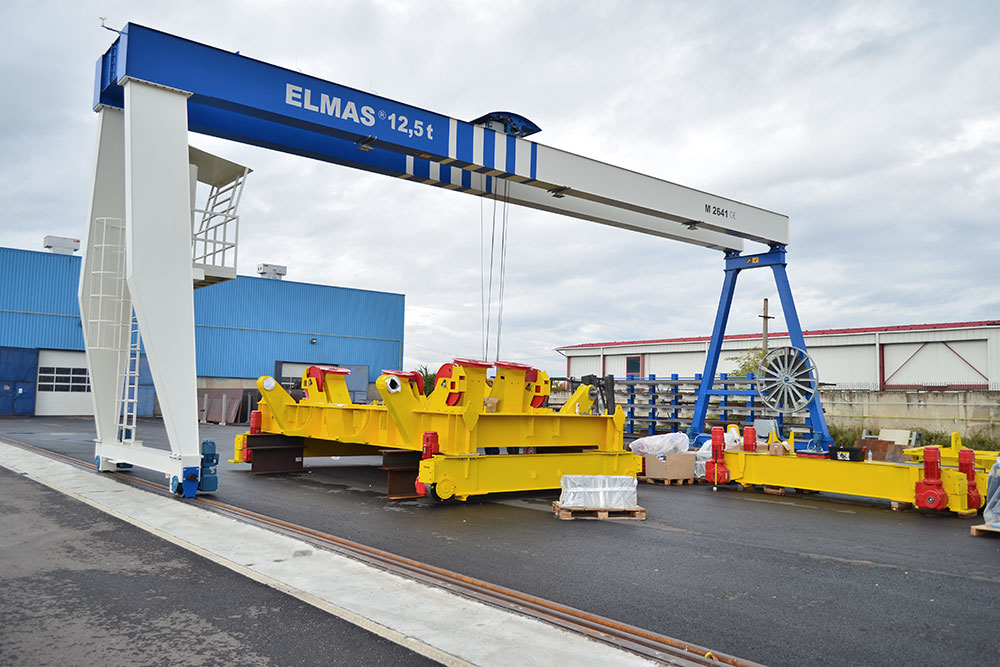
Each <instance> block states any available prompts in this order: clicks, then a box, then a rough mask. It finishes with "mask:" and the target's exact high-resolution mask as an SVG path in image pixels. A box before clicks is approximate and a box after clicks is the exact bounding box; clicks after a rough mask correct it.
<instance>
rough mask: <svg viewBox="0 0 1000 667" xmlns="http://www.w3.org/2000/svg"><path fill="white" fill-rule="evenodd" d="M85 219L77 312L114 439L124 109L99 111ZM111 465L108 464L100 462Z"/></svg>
mask: <svg viewBox="0 0 1000 667" xmlns="http://www.w3.org/2000/svg"><path fill="white" fill-rule="evenodd" d="M98 122H99V126H98V127H99V129H98V133H97V156H96V159H95V162H94V188H93V192H92V194H91V200H90V218H89V220H88V223H87V236H86V241H85V243H84V252H83V262H82V266H81V267H80V288H79V292H78V295H77V296H78V299H79V302H80V316H81V320H82V325H83V339H84V343H85V347H86V350H87V364H88V366H89V367H90V388H91V397H92V399H93V402H94V421H95V422H96V426H97V439H96V442H97V443H98V447H99V446H100V443H108V444H114V443H116V442H117V441H118V410H119V405H118V400H119V398H120V396H121V392H122V386H121V378H120V377H119V373H118V372H119V368H121V367H122V366H123V364H124V363H125V356H126V354H127V349H128V348H127V341H128V324H129V322H130V318H131V311H130V307H131V306H130V303H129V298H128V290H127V289H124V285H122V284H121V279H122V278H121V277H122V276H123V275H124V270H125V267H124V261H125V256H124V239H123V238H122V237H123V235H124V232H125V230H124V222H125V114H124V113H123V112H122V111H121V109H114V108H110V107H104V108H103V109H101V111H100V117H99V121H98ZM101 468H102V469H104V470H110V469H113V468H114V464H113V463H109V462H102V465H101Z"/></svg>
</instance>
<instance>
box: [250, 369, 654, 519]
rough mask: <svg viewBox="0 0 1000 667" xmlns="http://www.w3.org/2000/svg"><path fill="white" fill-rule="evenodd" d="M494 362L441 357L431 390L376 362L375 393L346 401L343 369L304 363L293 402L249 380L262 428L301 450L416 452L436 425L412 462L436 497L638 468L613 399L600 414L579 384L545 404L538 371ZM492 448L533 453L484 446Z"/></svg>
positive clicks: (269, 381) (264, 381)
mask: <svg viewBox="0 0 1000 667" xmlns="http://www.w3.org/2000/svg"><path fill="white" fill-rule="evenodd" d="M492 366H493V365H492V364H489V363H485V362H480V361H475V360H470V359H456V360H455V362H454V363H451V364H445V365H444V366H442V367H441V370H440V371H438V374H437V377H436V378H435V382H434V389H433V391H432V392H431V394H430V395H429V396H424V393H423V386H422V385H423V382H422V378H421V377H420V376H419V374H417V373H414V372H410V373H404V372H398V371H384V372H383V374H382V375H381V376H379V378H378V379H377V380H376V382H375V387H376V389H377V390H378V393H379V396H380V398H381V400H380V401H376V402H374V403H371V404H368V405H359V404H355V403H353V402H352V401H351V398H350V393H349V392H348V390H347V384H346V374H347V371H346V370H343V369H339V368H334V367H320V366H311V367H309V368H308V369H307V370H306V372H305V373H304V374H303V377H302V388H303V389H304V390H305V392H306V396H305V398H303V399H302V400H300V401H296V400H295V399H293V398H292V397H291V395H289V393H288V392H287V391H285V389H284V388H283V387H282V386H281V385H279V384H278V383H277V382H276V381H275V380H274V378H272V377H262V378H260V379H259V380H258V381H257V387H258V389H260V392H261V400H260V403H259V406H258V410H259V411H260V432H261V433H262V434H276V435H283V436H289V437H295V438H301V439H302V443H303V454H302V455H303V456H307V457H308V456H333V455H340V456H350V455H366V454H373V453H376V451H375V450H376V449H379V450H385V449H395V450H409V451H417V452H419V451H423V441H424V434H426V433H434V434H436V440H437V450H436V452H430V453H427V454H425V459H424V460H422V461H421V462H420V470H419V481H420V482H422V483H423V484H425V485H427V486H428V487H429V488H430V489H431V490H432V492H434V493H435V494H436V495H437V497H438V498H441V499H447V498H457V499H459V500H465V499H466V498H468V497H469V496H471V495H478V494H484V493H494V492H500V491H525V490H533V489H549V488H558V487H559V486H560V478H561V476H562V475H564V474H603V475H631V476H634V475H636V474H637V473H638V472H639V470H640V466H641V457H639V456H637V455H635V454H632V453H631V452H627V451H625V450H624V448H623V436H622V433H623V426H624V423H625V416H624V414H623V412H622V410H621V408H620V407H617V408H616V409H615V411H614V413H613V414H610V415H607V414H598V413H597V410H596V408H595V399H596V397H597V390H596V388H594V387H592V386H591V385H583V386H581V387H579V388H578V389H577V390H576V391H575V392H574V393H573V395H572V396H571V397H570V399H569V401H567V403H566V404H565V405H564V406H563V407H562V408H560V409H559V410H558V411H556V410H553V409H552V408H548V407H543V403H544V401H545V399H546V398H547V397H548V396H549V394H550V391H551V383H550V381H549V377H548V375H547V374H546V373H545V372H544V371H540V370H537V369H534V368H531V367H529V366H526V365H524V364H514V363H505V362H498V363H497V364H496V368H497V370H496V376H495V377H493V378H488V377H487V371H488V370H489V369H490V368H491V367H492ZM248 435H249V434H242V435H240V436H238V437H237V438H236V451H235V456H234V459H233V460H234V461H237V462H239V461H246V460H247V456H246V454H245V452H244V447H245V446H247V445H246V443H247V439H248ZM250 437H252V436H250ZM498 447H508V448H511V447H517V448H533V450H534V452H535V453H528V454H506V455H500V454H485V453H483V451H482V450H484V449H486V448H498ZM555 448H558V450H555ZM546 449H548V450H549V452H548V453H546V452H545V450H546Z"/></svg>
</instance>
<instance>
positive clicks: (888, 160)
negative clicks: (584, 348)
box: [0, 0, 1000, 374]
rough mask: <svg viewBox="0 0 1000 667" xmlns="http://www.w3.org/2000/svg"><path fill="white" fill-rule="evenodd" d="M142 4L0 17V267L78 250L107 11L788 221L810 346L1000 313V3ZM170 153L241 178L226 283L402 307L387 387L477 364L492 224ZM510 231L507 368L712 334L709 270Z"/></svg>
mask: <svg viewBox="0 0 1000 667" xmlns="http://www.w3.org/2000/svg"><path fill="white" fill-rule="evenodd" d="M156 5H157V8H152V7H150V8H139V7H140V3H134V2H116V1H111V0H107V1H104V2H90V1H80V2H65V3H56V2H45V1H39V0H35V1H32V2H22V1H20V0H14V1H11V0H7V2H5V3H4V8H3V9H0V17H2V19H3V20H2V22H0V38H2V43H3V47H2V51H0V53H2V58H3V63H2V69H0V71H2V76H3V84H4V85H3V89H4V91H5V96H6V104H5V105H4V111H5V116H6V118H5V122H4V123H3V125H2V128H0V154H2V156H3V158H2V162H0V169H2V174H0V202H2V204H3V214H2V218H0V245H4V246H11V247H17V248H28V249H41V239H42V236H44V235H45V234H58V235H65V236H75V237H79V236H80V235H82V234H83V233H84V228H85V218H86V208H87V201H88V189H89V187H90V178H91V170H92V160H93V151H94V146H95V141H96V127H97V125H96V123H97V117H96V116H95V114H93V113H92V112H91V110H90V107H91V99H92V90H93V72H94V62H95V60H96V59H97V58H98V56H99V55H100V54H101V53H103V52H104V51H105V50H106V49H107V47H108V46H109V45H110V44H111V42H112V41H113V39H114V37H115V35H114V34H113V33H110V32H108V31H106V30H102V29H101V28H100V27H99V24H100V22H99V17H102V16H103V17H107V20H108V24H109V25H112V26H115V27H121V26H123V25H124V24H125V23H127V22H129V21H132V22H136V23H142V24H145V25H148V26H150V27H154V28H157V29H160V30H163V31H166V32H170V33H173V34H177V35H181V36H184V37H187V38H190V39H194V40H196V41H200V42H204V43H207V44H211V45H213V46H218V47H220V48H224V49H227V50H232V51H236V50H238V51H240V52H241V53H243V54H244V55H248V56H251V57H254V58H257V59H259V60H263V61H266V62H271V63H274V64H277V65H281V66H284V67H288V68H291V69H296V70H300V71H302V72H304V73H307V74H311V75H314V76H317V77H320V78H324V79H328V80H330V81H334V82H337V83H340V84H344V85H347V86H351V87H354V88H358V89H361V90H364V91H369V92H374V93H377V94H379V95H382V96H384V97H387V98H390V99H393V100H398V101H401V102H405V103H408V104H412V105H415V106H419V107H423V108H425V109H429V110H432V111H436V112H438V113H442V114H445V115H449V116H452V117H455V118H459V119H463V120H471V119H473V118H476V117H478V116H480V115H482V114H484V113H486V112H489V111H495V110H510V111H514V112H517V113H520V114H522V115H524V116H527V117H528V118H530V119H531V120H533V121H534V122H535V123H536V124H538V125H539V126H540V127H541V128H542V132H541V133H540V134H538V135H536V136H534V137H532V138H533V139H535V140H537V141H539V142H540V143H543V144H546V145H549V146H553V147H556V148H560V149H564V150H567V151H570V152H573V153H578V154H581V155H585V156H587V157H591V158H595V159H598V160H601V161H604V162H609V163H611V164H615V165H619V166H622V167H627V168H629V169H632V170H635V171H639V172H643V173H646V174H650V175H653V176H656V177H659V178H662V179H666V180H669V181H673V182H676V183H680V184H683V185H687V186H691V187H695V188H698V189H700V190H705V191H708V192H711V193H714V194H718V195H722V196H725V197H731V198H734V199H738V200H740V201H743V202H746V203H748V204H752V205H755V206H759V207H762V208H766V209H770V210H774V211H779V212H781V213H784V214H786V215H788V216H789V217H790V219H791V243H790V245H789V262H790V263H789V275H790V279H791V281H792V288H793V291H794V293H795V298H796V304H797V306H798V311H799V316H800V319H801V321H802V324H803V326H804V327H805V328H807V329H817V328H828V327H850V326H874V325H896V324H910V323H922V322H948V321H963V320H979V319H996V318H1000V278H998V270H997V264H998V261H1000V240H998V239H1000V85H998V81H1000V74H998V71H1000V3H996V2H990V1H985V2H962V1H958V2H950V3H944V2H798V1H796V2H792V1H788V2H569V1H567V2H505V3H491V4H487V3H473V2H448V1H435V2H417V1H403V0H399V1H389V0H385V1H378V2H375V1H367V2H364V1H357V2H348V1H342V2H338V1H332V0H327V1H325V2H314V3H309V2H296V3H288V4H287V6H285V5H283V4H282V3H276V2H273V1H269V2H211V3H208V2H185V1H181V0H178V1H176V2H171V3H156ZM191 142H192V144H194V145H197V146H199V147H201V148H204V149H206V150H209V151H212V152H215V153H217V154H220V155H222V156H224V157H227V158H230V159H232V160H235V161H237V162H241V163H243V164H247V165H249V166H251V167H252V168H253V169H254V173H253V174H252V176H251V177H250V180H249V181H248V184H247V188H246V192H245V195H244V198H243V204H242V206H241V223H240V224H241V228H240V240H241V248H240V272H241V273H244V274H251V275H252V274H253V272H254V269H255V267H256V265H257V264H258V263H259V262H273V263H278V264H286V265H288V279H290V280H298V281H305V282H317V283H324V284H330V285H341V286H348V287H360V288H366V289H376V290H386V291H392V292H403V293H405V294H406V340H405V353H404V366H405V367H406V368H413V367H415V366H416V365H418V364H424V363H425V364H428V365H429V366H432V367H435V366H436V365H438V364H440V363H441V362H443V361H447V360H449V359H450V358H451V357H454V356H471V357H481V356H482V353H483V331H482V329H483V327H482V321H483V315H482V313H483V299H482V287H481V276H482V264H483V262H482V259H481V255H480V247H481V242H482V232H481V228H482V223H483V222H484V221H485V223H486V225H487V226H489V225H490V224H491V222H492V220H493V215H494V213H493V204H492V202H484V201H483V200H481V199H477V198H475V197H471V196H468V195H463V194H457V193H454V192H448V191H443V190H439V189H437V188H431V187H427V186H425V185H420V184H416V183H410V182H405V181H401V180H397V179H392V178H386V177H384V176H378V175H372V174H367V173H364V172H359V171H355V170H351V169H347V168H344V167H339V166H335V165H331V164H326V163H320V162H314V161H309V160H306V159H303V158H297V157H293V156H288V155H283V154H279V153H273V152H269V151H266V150H263V149H257V148H252V147H248V146H244V145H240V144H234V143H230V142H226V141H223V140H217V139H212V138H208V137H202V136H198V135H192V136H191ZM501 213H502V211H498V213H497V216H498V217H499V216H500V214H501ZM507 217H508V230H507V260H506V262H507V265H506V282H505V297H504V303H503V325H502V336H501V341H500V345H501V352H500V356H501V358H504V359H508V360H514V361H521V362H525V363H529V364H532V365H535V366H538V367H541V368H544V369H546V370H548V371H550V372H551V373H553V374H562V373H563V372H564V371H565V362H564V360H563V359H562V357H561V356H559V355H558V354H557V353H555V352H554V351H553V349H554V348H556V347H558V346H560V345H569V344H575V343H584V342H595V341H611V340H631V339H645V338H662V337H674V336H689V335H708V334H709V333H711V327H712V322H713V318H714V314H715V310H716V306H717V301H718V294H719V289H720V287H721V284H722V277H723V274H722V255H721V253H719V252H718V251H712V250H706V249H703V248H699V247H696V246H689V245H686V244H682V243H677V242H672V241H668V240H664V239H660V238H656V237H650V236H644V235H641V234H637V233H634V232H627V231H621V230H618V229H614V228H610V227H603V226H601V225H597V224H592V223H587V222H581V221H577V220H574V219H570V218H563V217H561V216H557V215H553V214H548V213H542V212H537V211H533V210H530V209H522V208H516V207H512V208H511V209H510V210H509V211H508V212H507ZM487 242H488V241H487ZM755 249H756V248H755ZM764 297H770V298H771V301H770V306H771V311H772V314H774V315H777V316H778V317H779V319H778V320H777V323H776V324H773V325H772V327H773V329H779V330H783V329H784V327H783V325H782V324H781V322H782V320H781V319H780V317H781V313H780V307H779V305H778V303H777V294H776V291H775V289H774V286H773V282H772V281H771V278H770V273H769V272H766V271H751V272H745V273H744V274H743V276H742V277H741V279H740V286H739V288H738V290H737V295H736V301H735V303H734V306H733V315H732V317H731V320H730V325H729V332H730V333H742V332H750V331H757V330H759V326H760V320H759V319H758V318H757V314H758V313H759V312H760V306H761V299H762V298H764ZM496 311H497V306H496V304H495V303H494V305H493V308H492V312H493V315H494V322H495V316H496ZM491 329H492V331H493V332H495V330H496V325H495V323H494V324H493V325H491ZM773 329H772V330H773ZM494 346H495V337H494V338H493V342H491V351H490V357H491V358H492V357H493V356H494V352H493V347H494Z"/></svg>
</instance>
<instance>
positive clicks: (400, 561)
mask: <svg viewBox="0 0 1000 667" xmlns="http://www.w3.org/2000/svg"><path fill="white" fill-rule="evenodd" d="M0 442H4V443H7V444H10V445H13V446H15V447H20V448H22V449H25V450H28V451H31V452H34V453H36V454H40V455H42V456H47V457H49V458H52V459H55V460H58V461H62V462H64V463H67V464H70V465H72V466H75V467H78V468H82V469H85V470H89V471H96V466H95V465H94V464H93V463H90V462H88V461H81V460H80V459H77V458H75V457H72V456H69V455H66V454H61V453H59V452H53V451H51V450H48V449H45V448H43V447H38V446H36V445H31V444H29V443H25V442H20V441H18V440H12V439H10V438H6V437H0ZM104 474H106V475H108V476H111V477H113V478H115V479H116V480H117V481H119V482H121V483H124V484H128V485H130V486H133V487H136V488H141V489H144V490H147V491H150V492H153V493H158V494H161V495H165V496H170V497H173V498H178V501H179V502H192V503H194V504H196V505H197V506H199V507H202V508H204V509H206V510H209V511H212V512H216V513H218V514H221V515H224V516H228V517H230V518H233V519H236V520H238V521H243V522H245V523H249V524H251V525H256V526H259V527H262V528H266V529H268V530H271V531H274V532H277V533H280V534H283V535H286V536H289V537H293V538H295V539H298V540H301V541H303V542H306V543H308V544H310V545H313V546H315V547H317V548H321V549H326V550H329V551H332V552H335V553H337V554H340V555H344V556H347V557H349V558H353V559H355V560H358V561H361V562H363V563H365V564H367V565H370V566H372V567H376V568H379V569H382V570H385V571H388V572H390V573H393V574H395V575H397V576H401V577H405V578H408V579H411V580H414V581H417V582H421V583H424V584H428V585H431V586H435V587H438V588H442V589H444V590H447V591H450V592H452V593H455V594H457V595H461V596H464V597H466V598H469V599H472V600H475V601H477V602H482V603H484V604H489V605H492V606H495V607H499V608H502V609H507V610H510V611H514V612H517V613H520V614H523V615H524V616H527V617H529V618H533V619H536V620H539V621H542V622H545V623H549V624H551V625H555V626H557V627H559V628H562V629H564V630H567V631H569V632H573V633H575V634H578V635H582V636H585V637H587V638H589V639H592V640H595V641H600V642H603V643H605V644H610V645H612V646H615V647H617V648H620V649H623V650H626V651H630V652H632V653H635V654H637V655H640V656H642V657H643V658H646V659H648V660H651V661H653V662H657V663H660V664H664V665H676V666H678V667H687V666H692V665H720V664H724V665H733V666H734V667H744V666H747V667H749V666H751V665H758V663H755V662H752V661H749V660H744V659H742V658H737V657H735V656H731V655H727V654H725V653H719V652H717V651H713V650H711V649H708V648H706V647H704V646H699V645H697V644H692V643H690V642H685V641H682V640H680V639H675V638H673V637H669V636H667V635H662V634H658V633H655V632H651V631H649V630H645V629H643V628H639V627H636V626H633V625H629V624H627V623H622V622H620V621H616V620H614V619H611V618H607V617H604V616H599V615H596V614H591V613H589V612H586V611H582V610H580V609H576V608H574V607H569V606H566V605H563V604H560V603H558V602H553V601H551V600H546V599H544V598H540V597H536V596H533V595H529V594H527V593H522V592H521V591H517V590H514V589H511V588H506V587H504V586H498V585H496V584H491V583H489V582H487V581H483V580H481V579H476V578H473V577H468V576H466V575H463V574H460V573H458V572H452V571H451V570H447V569H444V568H440V567H437V566H435V565H429V564H427V563H422V562H420V561H416V560H413V559H411V558H407V557H405V556H399V555H397V554H393V553H390V552H388V551H383V550H381V549H376V548H374V547H369V546H366V545H364V544H360V543H358V542H354V541H351V540H348V539H345V538H342V537H337V536H335V535H330V534H329V533H324V532H321V531H318V530H314V529H312V528H308V527H306V526H300V525H298V524H294V523H291V522H288V521H284V520H282V519H276V518H274V517H270V516H267V515H264V514H259V513H257V512H253V511H250V510H247V509H243V508H241V507H237V506H235V505H230V504H228V503H223V502H220V501H217V500H213V499H211V498H206V497H204V496H198V497H195V498H193V499H189V500H188V501H183V500H181V499H180V498H179V497H178V496H177V495H176V494H174V493H172V492H171V491H170V489H169V488H167V486H166V485H164V484H158V483H156V482H151V481H149V480H146V479H142V478H140V477H136V476H134V475H132V474H130V473H128V472H109V473H104Z"/></svg>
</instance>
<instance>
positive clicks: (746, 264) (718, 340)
mask: <svg viewBox="0 0 1000 667" xmlns="http://www.w3.org/2000/svg"><path fill="white" fill-rule="evenodd" d="M786 253H787V250H786V248H785V246H784V245H774V246H772V247H771V250H770V251H768V252H764V253H759V254H756V255H741V254H740V253H738V252H735V251H730V252H727V253H726V279H725V281H724V282H723V283H722V296H721V297H720V298H719V310H718V312H716V314H715V326H714V328H713V329H712V342H711V345H709V347H708V357H707V358H706V359H705V372H704V373H702V376H701V384H700V385H699V386H698V399H697V402H696V403H695V408H694V417H693V419H692V420H691V427H690V429H688V436H689V437H690V438H691V439H692V441H693V440H694V439H695V438H696V437H698V436H699V435H701V434H702V433H703V432H704V428H705V417H706V415H707V414H708V401H709V397H710V396H711V395H712V394H713V393H715V392H713V384H714V380H715V372H716V370H717V369H718V367H719V355H720V354H721V353H722V342H723V338H724V337H725V335H726V323H727V322H728V321H729V311H730V309H731V308H732V305H733V293H734V292H735V290H736V279H737V277H739V274H740V271H743V270H744V269H759V268H762V267H765V266H769V267H771V271H772V273H774V282H775V284H776V285H777V287H778V297H779V298H780V299H781V310H782V312H783V313H784V314H785V324H786V326H787V327H788V337H789V339H790V340H791V343H792V345H793V346H794V347H797V348H799V349H800V350H806V340H805V336H803V335H802V325H801V324H799V316H798V313H797V312H796V311H795V300H794V299H793V298H792V288H791V287H790V286H789V284H788V274H787V273H786V272H785V267H786V265H787V261H786V259H785V255H786ZM809 423H810V425H811V426H812V430H813V437H812V440H811V441H810V442H809V443H806V444H805V445H804V447H803V446H798V445H797V446H796V449H803V448H809V449H818V450H822V451H828V450H829V447H830V445H832V444H833V438H832V437H831V436H830V429H829V427H827V425H826V415H824V414H823V405H822V403H821V402H820V399H819V394H818V393H817V395H816V398H815V399H814V400H813V401H812V402H811V403H810V404H809Z"/></svg>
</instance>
